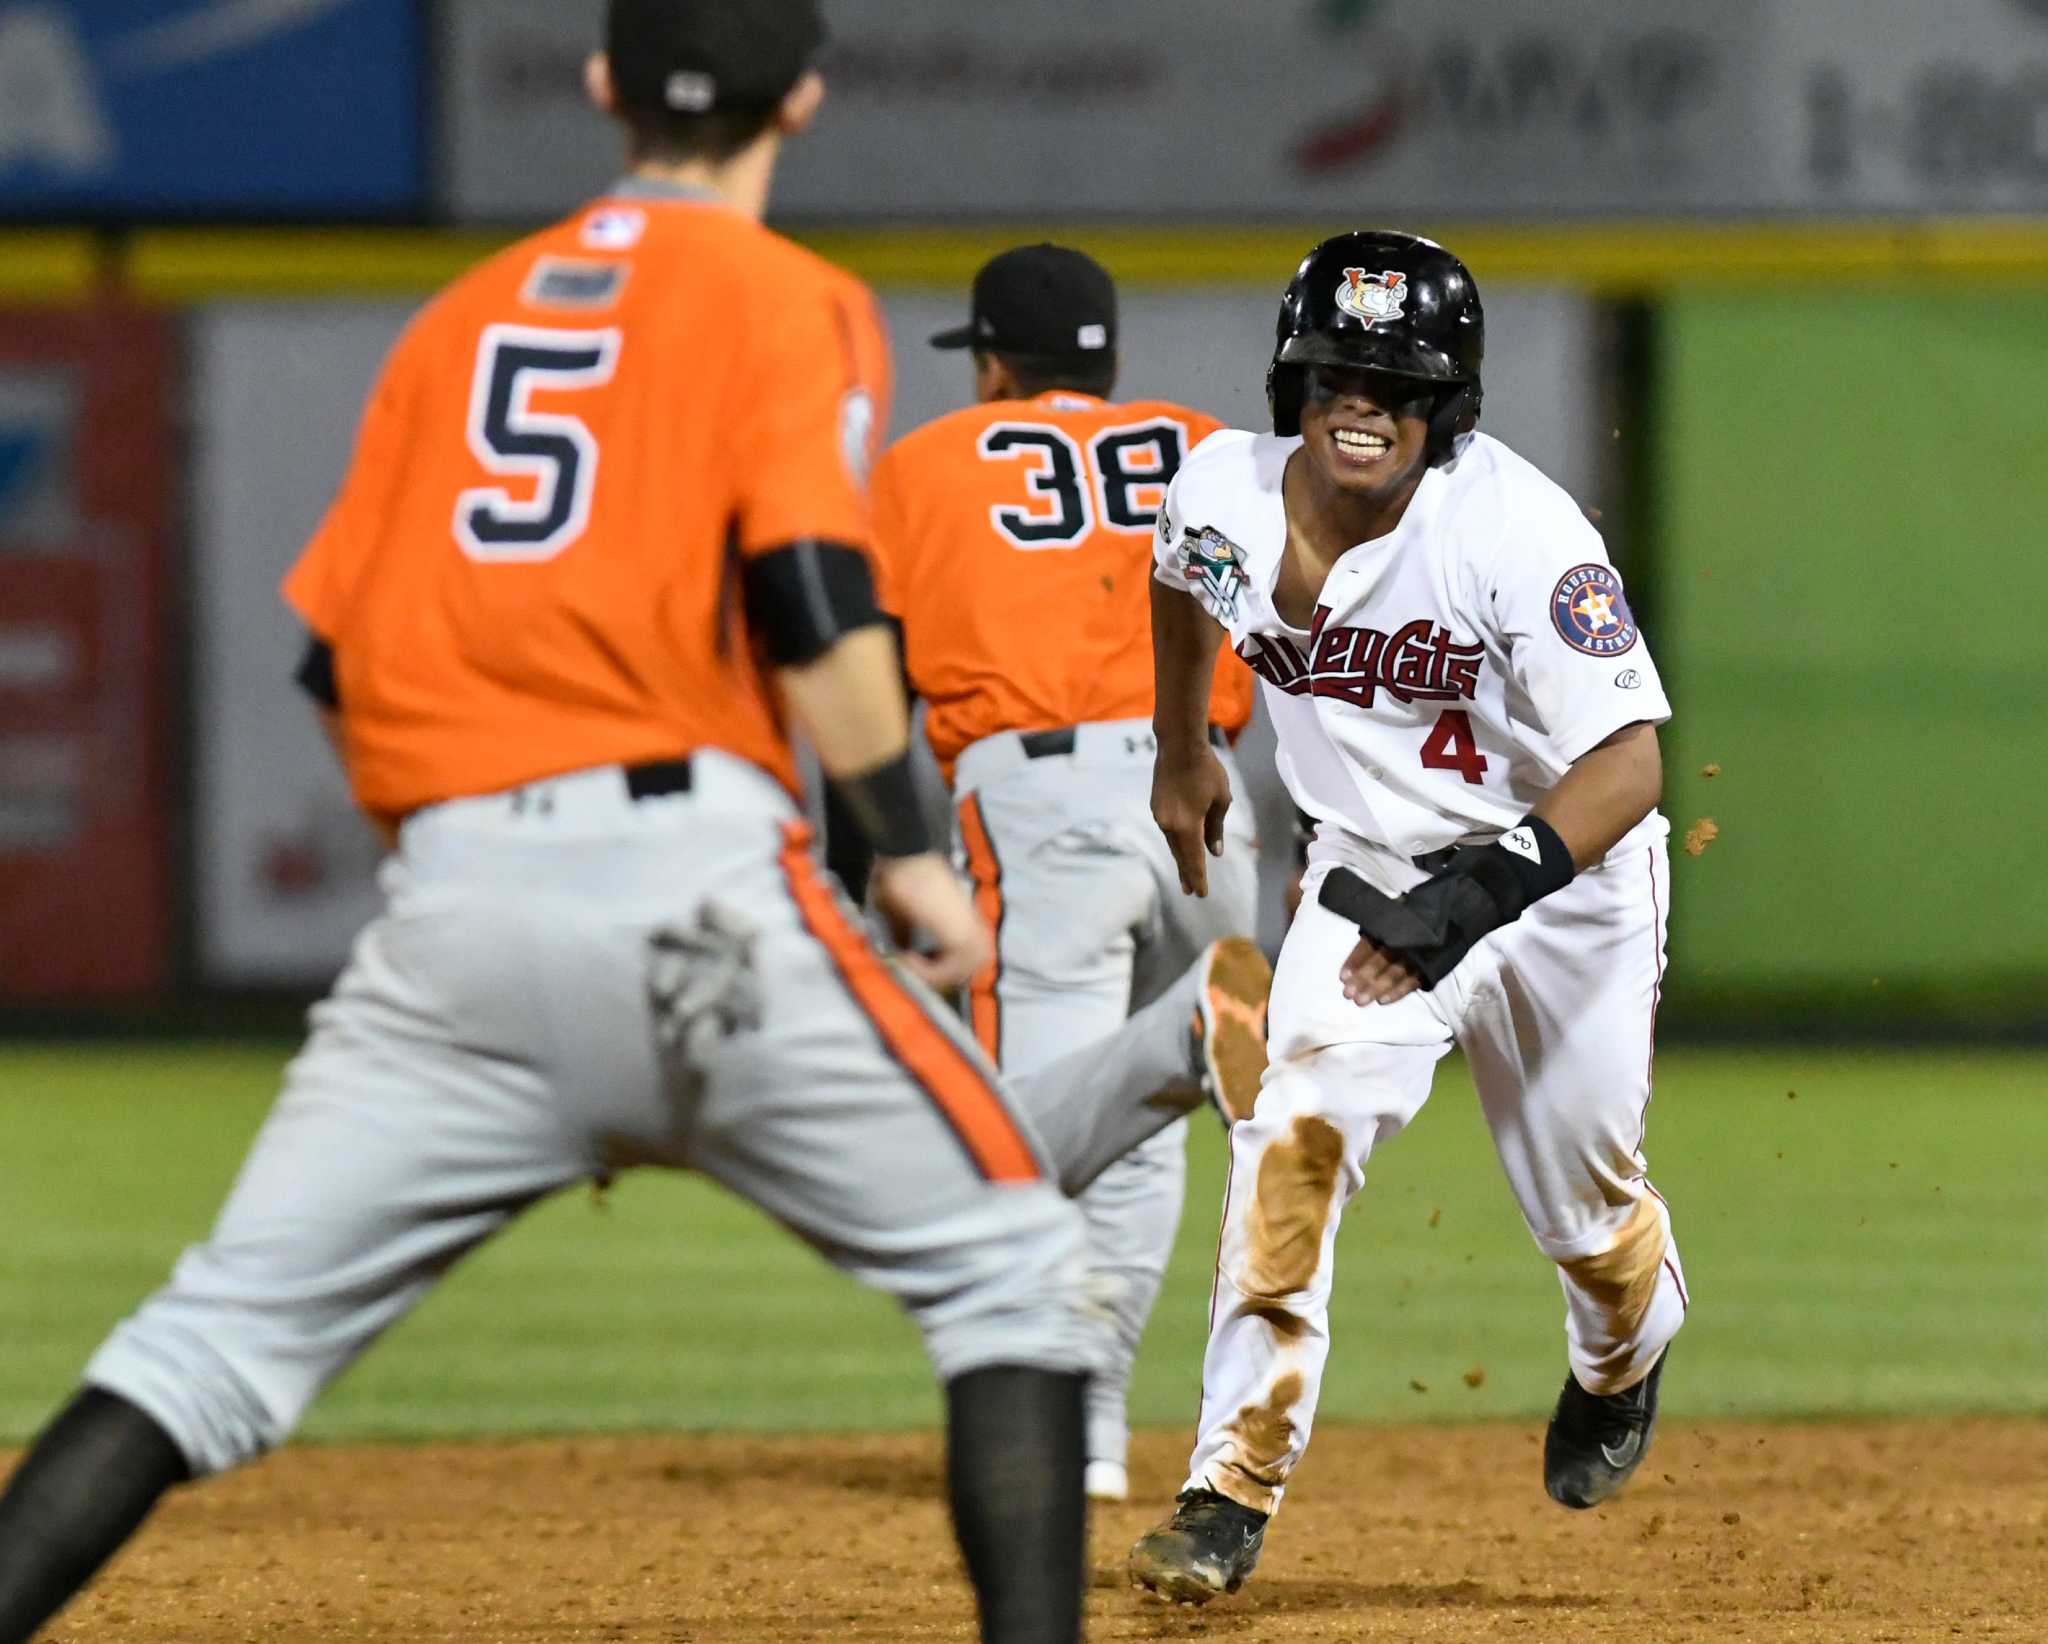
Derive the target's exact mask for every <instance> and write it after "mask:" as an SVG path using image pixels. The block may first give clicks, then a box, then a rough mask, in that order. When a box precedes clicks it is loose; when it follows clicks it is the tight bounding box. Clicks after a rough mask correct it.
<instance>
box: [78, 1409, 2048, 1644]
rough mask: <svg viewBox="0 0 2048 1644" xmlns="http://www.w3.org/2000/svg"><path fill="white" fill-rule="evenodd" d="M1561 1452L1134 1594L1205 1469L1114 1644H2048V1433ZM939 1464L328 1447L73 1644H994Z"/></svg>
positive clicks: (1166, 1436) (844, 1442)
mask: <svg viewBox="0 0 2048 1644" xmlns="http://www.w3.org/2000/svg"><path fill="white" fill-rule="evenodd" d="M1538 1443H1539V1434H1538V1431H1537V1429H1536V1428H1535V1427H1534V1426H1530V1427H1522V1426H1483V1427H1479V1426H1475V1427H1417V1428H1330V1429H1327V1430H1325V1431H1323V1432H1321V1433H1319V1434H1318V1435H1317V1437H1316V1441H1315V1445H1314V1448H1313V1450H1312V1451H1311V1453H1310V1456H1309V1459H1308V1461H1307V1462H1306V1464H1305V1465H1304V1467H1303V1470H1302V1473H1301V1475H1300V1478H1299V1481H1298V1484H1297V1487H1296V1489H1295V1492H1294V1494H1293V1495H1292V1496H1291V1497H1290V1498H1289V1500H1288V1503H1287V1506H1286V1508H1285V1510H1284V1511H1283V1512H1282V1513H1281V1515H1280V1517H1279V1518H1278V1519H1277V1520H1276V1521H1275V1522H1274V1526H1273V1529H1272V1531H1271V1533H1270V1534H1269V1536H1268V1539H1267V1548H1266V1555H1265V1560H1264V1563H1263V1565H1262V1566H1261V1568H1260V1570H1259V1573H1258V1575H1257V1576H1256V1577H1255V1578H1254V1579H1253V1581H1252V1583H1251V1584H1250V1585H1249V1586H1247V1587H1246V1588H1245V1590H1244V1591H1243V1592H1242V1593H1240V1594H1239V1595H1237V1596H1236V1597H1235V1598H1229V1599H1223V1600H1219V1601H1218V1602H1216V1603H1215V1604H1212V1605H1211V1606H1209V1607H1208V1608H1207V1609H1204V1610H1199V1611H1196V1610H1175V1609H1169V1608H1167V1607H1165V1606H1163V1605H1160V1604H1158V1603H1156V1602H1154V1601H1151V1600H1147V1599H1143V1598H1141V1597H1140V1596H1139V1595H1138V1594H1136V1593H1134V1592H1133V1591H1131V1590H1130V1588H1129V1587H1128V1586H1127V1585H1126V1583H1125V1578H1124V1574H1123V1557H1124V1551H1125V1549H1126V1548H1127V1547H1128V1546H1129V1545H1130V1543H1131V1541H1132V1540H1133V1539H1134V1538H1135V1537H1136V1536H1137V1535H1138V1534H1139V1533H1140V1532H1141V1531H1142V1530H1143V1529H1145V1528H1146V1527H1147V1526H1148V1525H1149V1524H1150V1523H1151V1522H1152V1521H1153V1520H1154V1519H1156V1518H1157V1517H1159V1516H1160V1514H1161V1513H1162V1512H1163V1510H1164V1509H1165V1506H1166V1504H1167V1501H1168V1497H1169V1493H1170V1492H1171V1491H1172V1490H1173V1489H1174V1488H1175V1487H1176V1486H1177V1484H1178V1483H1179V1479H1180V1462H1181V1460H1182V1457H1183V1455H1184V1450H1185V1435H1183V1434H1171V1433H1148V1434H1144V1435H1142V1436H1141V1438H1140V1440H1139V1444H1138V1447H1137V1451H1136V1454H1135V1455H1134V1457H1133V1469H1132V1471H1133V1476H1134V1485H1135V1488H1136V1490H1137V1496H1136V1499H1134V1500H1133V1501H1132V1502H1131V1503H1130V1504H1129V1505H1127V1506H1118V1507H1110V1508H1105V1509H1100V1510H1098V1511H1097V1513H1096V1514H1095V1522H1094V1570H1095V1575H1094V1590H1093V1591H1092V1592H1091V1594H1090V1595H1089V1636H1090V1638H1092V1639H1096V1640H1104V1639H1183V1638H1186V1639H1230V1640H1246V1641H1264V1640H1269V1639H1270V1640H1276V1641H1279V1640H1306V1639H1317V1640H1332V1641H1341V1640H1361V1641H1363V1640H1408V1639H1445V1640H1451V1639H1455V1640H1461V1641H1465V1640H1476V1641H1485V1640H1505V1639H1513V1640H1518V1641H1531V1640H1548V1639H1571V1640H1580V1639H1594V1640H1602V1639H1612V1640H1623V1639H1626V1640H1628V1641H1630V1644H1670V1641H1678V1640H1687V1641H1693V1640H1697V1641H1699V1644H1707V1641H1716V1644H1718V1641H1721V1640H1741V1641H1745V1644H1776V1641H1778V1640H1798V1641H1801V1644H1851V1641H1853V1644H1875V1641H1887V1640H1897V1641H1917V1640H1923V1639H1929V1640H1931V1639H1943V1640H1946V1639H1953V1638H1964V1639H2003V1640H2010V1641H2012V1644H2019V1641H2021V1640H2025V1639H2040V1638H2044V1637H2048V1422H2017V1421H1981V1422H1939V1423H1937V1422H1900V1423H1886V1424H1873V1423H1856V1424H1848V1423H1844V1424H1840V1425H1831V1424H1816V1425H1809V1426H1735V1425H1727V1426H1686V1425H1684V1424H1681V1423H1673V1424H1668V1425H1667V1426H1666V1427H1665V1429H1664V1430H1663V1431H1662V1432H1661V1433H1660V1434H1659V1437H1658V1442H1657V1447H1656V1449H1655V1451H1654V1452H1653V1453H1652V1455H1651V1457H1650V1460H1649V1462H1648V1463H1647V1465H1646V1467H1645V1469H1644V1472H1643V1473H1642V1474H1641V1475H1640V1476H1639V1477H1638V1478H1637V1480H1636V1482H1635V1484H1634V1485H1633V1486H1632V1488H1631V1490H1630V1491H1629V1493H1628V1494H1627V1495H1626V1496H1624V1497H1623V1498H1622V1499H1621V1500H1620V1501H1618V1502H1616V1503H1614V1504H1613V1505H1611V1506H1609V1507H1607V1508H1604V1509H1602V1510H1600V1511H1597V1512H1593V1513H1578V1514H1571V1513H1566V1512H1564V1511H1563V1510H1561V1509H1559V1508H1557V1507H1554V1506H1552V1505H1551V1504H1550V1503H1549V1502H1548V1501H1547V1500H1545V1499H1544V1497H1543V1494H1542V1487H1541V1484H1540V1482H1539V1480H1538V1476H1537V1449H1538ZM940 1496H941V1486H940V1457H939V1449H938V1445H937V1443H936V1441H935V1440H933V1439H931V1438H929V1437H924V1436H918V1435H889V1436H875V1437H862V1436H851V1437H826V1438H778V1439H773V1440H761V1439H748V1438H734V1437H716V1438H693V1437H688V1436H680V1437H678V1436H665V1437H659V1438H646V1439H637V1440H621V1439H588V1440H572V1441H548V1442H530V1443H517V1444H452V1445H450V1444H443V1445H421V1446H399V1445H392V1446H369V1447H346V1448H345V1447H333V1448H326V1447H317V1446H315V1447H306V1448H300V1449H293V1450H289V1451H287V1452H285V1453H284V1454H282V1455H280V1456H278V1457H275V1458H273V1459H272V1460H270V1461H268V1462H266V1463H264V1464H263V1465H262V1466H260V1467H257V1468H255V1469H253V1470H250V1471H247V1472H244V1473H241V1474H238V1475H235V1476H233V1477H230V1478H227V1479H222V1480H218V1481H215V1482H213V1483H211V1484H208V1485H206V1486H205V1487H203V1488H200V1489H195V1490H190V1491H186V1492H181V1493H180V1494H179V1495H178V1496H177V1497H175V1498H173V1499H172V1500H171V1501H170V1502H169V1503H167V1504H166V1506H165V1507H164V1508H163V1510H162V1511H161V1512H160V1513H159V1514H158V1516H157V1517H156V1519H155V1520H154V1521H153V1522H152V1523H151V1524H150V1525H149V1527H148V1528H147V1529H146V1530H145V1531H144V1533H143V1535H142V1537H141V1538H140V1539H139V1540H138V1542H137V1543H136V1544H135V1546H134V1547H133V1548H132V1549H131V1550H130V1551H129V1553H128V1554H127V1555H125V1556H124V1557H123V1558H122V1560H121V1561H120V1562H119V1563H117V1564H116V1565H115V1566H114V1567H113V1568H112V1569H111V1570H110V1571H109V1572H108V1573H107V1575H106V1576H105V1577H104V1578H103V1579H102V1581H101V1582H100V1583H99V1585H98V1586H97V1587H96V1588H95V1589H94V1590H93V1591H92V1593H91V1594H90V1595H89V1596H88V1597H86V1598H85V1599H83V1600H81V1601H80V1602H79V1604H78V1605H77V1606H76V1607H75V1608H74V1609H73V1610H72V1611H71V1612H70V1613H69V1614H68V1615H66V1616H65V1617H63V1618H62V1619H61V1620H60V1622H59V1623H58V1624H57V1625H56V1626H55V1627H53V1629H52V1630H51V1632H50V1634H49V1637H50V1638H51V1639H53V1640H63V1641H65V1644H86V1641H87V1640H91V1641H93V1644H145V1641H147V1644H226V1641H228V1640H235V1641H246V1640H280V1641H282V1640H292V1641H305V1644H325V1641H329V1640H352V1641H360V1640H376V1641H384V1640H389V1641H394V1644H395V1641H398V1640H406V1641H408V1644H412V1641H432V1640H450V1641H452V1640H461V1641H470V1640H504V1641H522V1640H548V1641H554V1640H562V1641H567V1640H576V1641H582V1640H623V1641H627V1644H655V1641H660V1644H684V1641H689V1644H696V1641H710V1640H720V1641H727V1640H731V1641H745V1640H762V1641H765V1644H793V1641H796V1640H827V1639H833V1640H838V1639H861V1640H885V1639H966V1638H970V1637H971V1636H972V1629H971V1624H970V1611H969V1606H968V1601H967V1592H966V1587H965V1584H964V1582H963V1581H962V1579H961V1578H960V1576H959V1575H958V1573H957V1566H956V1564H955V1560H954V1554H953V1550H952V1545H951V1542H950V1540H949V1538H948V1534H947V1529H946V1523H945V1519H944V1515H943V1512H942V1506H941V1499H940Z"/></svg>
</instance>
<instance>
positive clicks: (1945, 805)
mask: <svg viewBox="0 0 2048 1644" xmlns="http://www.w3.org/2000/svg"><path fill="white" fill-rule="evenodd" d="M1658 323H1659V327H1660V341H1661V346H1660V349H1659V351H1658V360H1659V364H1658V373H1657V375H1658V380H1657V385H1656V393H1655V398H1656V400H1657V401H1658V405H1657V414H1656V416H1655V418H1654V426H1655V428H1656V431H1657V432H1656V439H1657V447H1656V458H1655V462H1654V464H1653V471H1652V478H1651V486H1652V490H1651V498H1650V500H1651V505H1652V517H1653V519H1654V521H1655V525H1656V536H1657V567H1658V569H1657V572H1656V575H1655V576H1654V578H1653V579H1651V586H1650V587H1649V588H1648V589H1646V597H1647V601H1648V602H1649V605H1650V620H1651V623H1652V624H1653V626H1652V627H1651V630H1650V631H1651V638H1652V641H1653V642H1654V643H1655V645H1656V647H1657V652H1658V657H1659V661H1660V663H1661V664H1662V666H1663V667H1664V669H1665V671H1666V673H1667V675H1668V676H1669V678H1670V681H1671V684H1672V688H1673V694H1674V696H1675V698H1676V707H1677V718H1676V720H1675V721H1674V723H1673V725H1672V727H1671V729H1670V731H1669V733H1668V735H1667V740H1666V756H1667V762H1668V767H1669V771H1670V780H1669V783H1668V788H1667V803H1666V808H1667V809H1668V811H1669V812H1670V814H1671V817H1672V822H1673V827H1674V836H1675V837H1674V846H1676V845H1677V841H1678V839H1680V838H1682V837H1683V836H1684V835H1685V834H1686V832H1687V831H1688V830H1689V829H1690V828H1692V827H1693V825H1694V824H1695V823H1696V822H1698V821H1699V820H1700V819H1703V818H1706V819H1711V820H1712V821H1713V822H1714V824H1715V825H1716V826H1717V827H1718V830H1719V832H1718V836H1717V837H1715V838H1714V839H1713V840H1712V841H1711V843H1708V844H1707V845H1706V846H1705V849H1704V850H1703V851H1701V852H1700V854H1699V855H1697V856H1691V855H1688V854H1686V853H1685V851H1684V850H1682V849H1677V850H1675V853H1674V867H1673V879H1674V889H1673V901H1674V904H1675V909H1674V918H1673V942H1674V951H1673V960H1672V969H1671V974H1670V978H1669V983H1668V988H1667V994H1666V998H1667V1005H1668V1008H1670V1010H1671V1011H1672V1012H1673V1014H1674V1015H1675V1016H1677V1017H1678V1018H1679V1019H1681V1020H1684V1021H1687V1022H1695V1021H1697V1022H1702V1023H1706V1022H1712V1023H1713V1024H1715V1025H1740V1023H1741V1022H1742V1021H1744V1020H1752V1021H1756V1022H1758V1023H1759V1024H1760V1025H1762V1024H1765V1023H1769V1024H1771V1025H1784V1024H1786V1023H1788V1022H1797V1021H1813V1022H1814V1023H1815V1024H1816V1025H1821V1026H1825V1025H1827V1023H1828V1022H1829V1021H1830V1020H1839V1021H1841V1022H1843V1023H1844V1024H1845V1025H1846V1024H1849V1023H1860V1024H1863V1025H1879V1026H1881V1025H1885V1024H1887V1023H1898V1024H1902V1025H1903V1024H1910V1023H1924V1024H1928V1025H1936V1026H1939V1025H1948V1026H1961V1027H1965V1028H1967V1027H1970V1026H1973V1025H1983V1026H1999V1025H2008V1026H2009V1025H2032V1026H2036V1027H2038V1026H2040V1025H2043V1024H2048V890H2044V889H2043V888H2042V873H2043V869H2042V866H2041V864H2042V860H2043V850H2042V844H2043V841H2044V839H2048V770H2044V769H2043V763H2044V760H2048V628H2044V624H2048V292H2042V291H2040V290H2038V289H2035V290H2028V291H2011V292H2000V291H1997V290H1986V289H1983V288H1978V289H1975V290H1971V289H1967V288H1966V289H1961V290H1958V289H1956V288H1955V286H1954V284H1953V282H1947V281H1941V280H1934V281H1930V282H1927V283H1926V284H1924V285H1922V286H1917V287H1906V286H1902V287H1900V288H1899V289H1898V290H1896V291H1885V292H1873V291H1859V292H1852V293H1849V294H1847V295H1842V294H1807V293H1786V292H1758V291H1756V290H1745V289H1742V288H1740V287H1739V286H1738V287H1731V288H1724V289H1720V290H1716V291H1715V292H1713V293H1712V294H1706V293H1699V294H1692V293H1683V292H1681V293H1676V294H1674V295H1673V296H1672V297H1671V298H1670V300H1669V301H1668V303H1667V305H1666V306H1665V307H1664V309H1663V311H1662V313H1661V316H1660V319H1659V322H1658ZM1710 766H1718V767H1719V771H1718V774H1716V775H1713V776H1711V777H1709V776H1707V775H1705V774H1704V772H1705V771H1706V769H1707V768H1708V767H1710Z"/></svg>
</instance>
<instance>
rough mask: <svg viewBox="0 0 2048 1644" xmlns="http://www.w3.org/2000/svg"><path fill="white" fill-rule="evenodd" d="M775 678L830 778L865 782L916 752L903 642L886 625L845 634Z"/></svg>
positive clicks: (793, 717)
mask: <svg viewBox="0 0 2048 1644" xmlns="http://www.w3.org/2000/svg"><path fill="white" fill-rule="evenodd" d="M775 678H776V683H777V684H778V685H779V686H780V688H781V690H782V695H783V700H784V701H785V702H786V703H787V704H788V706H789V713H790V717H791V718H792V719H794V720H795V721H796V723H797V726H798V727H799V728H800V729H801V730H802V731H803V733H804V735H805V736H806V737H807V738H808V739H809V740H810V744H811V746H812V747H813V748H815V749H816V750H817V754H818V762H819V763H820V764H821V765H823V766H824V767H825V774H826V775H827V776H831V777H846V776H858V775H859V774H860V773H861V772H863V771H869V770H873V769H874V768H875V767H876V766H878V765H884V764H887V763H888V762H889V761H890V760H892V759H896V758H898V757H900V756H901V755H902V753H903V752H904V750H905V749H906V748H907V747H909V745H910V710H909V707H908V705H907V704H906V703H905V702H904V699H903V674H902V670H901V668H900V667H899V665H898V663H897V660H896V638H895V635H894V634H892V633H891V632H890V631H889V629H888V628H886V627H884V626H882V625H881V624H879V623H878V624H875V625H874V626H871V627H867V628H857V629H855V630H854V631H853V632H852V633H850V634H844V635H842V636H841V637H840V638H839V639H837V640H835V641H834V642H833V643H832V644H831V645H830V646H829V647H828V648H827V649H825V650H823V651H821V652H820V653H819V654H818V655H817V656H815V657H813V658H812V659H811V660H810V661H808V662H803V663H798V664H794V665H792V666H789V667H784V668H778V669H776V671H775Z"/></svg>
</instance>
